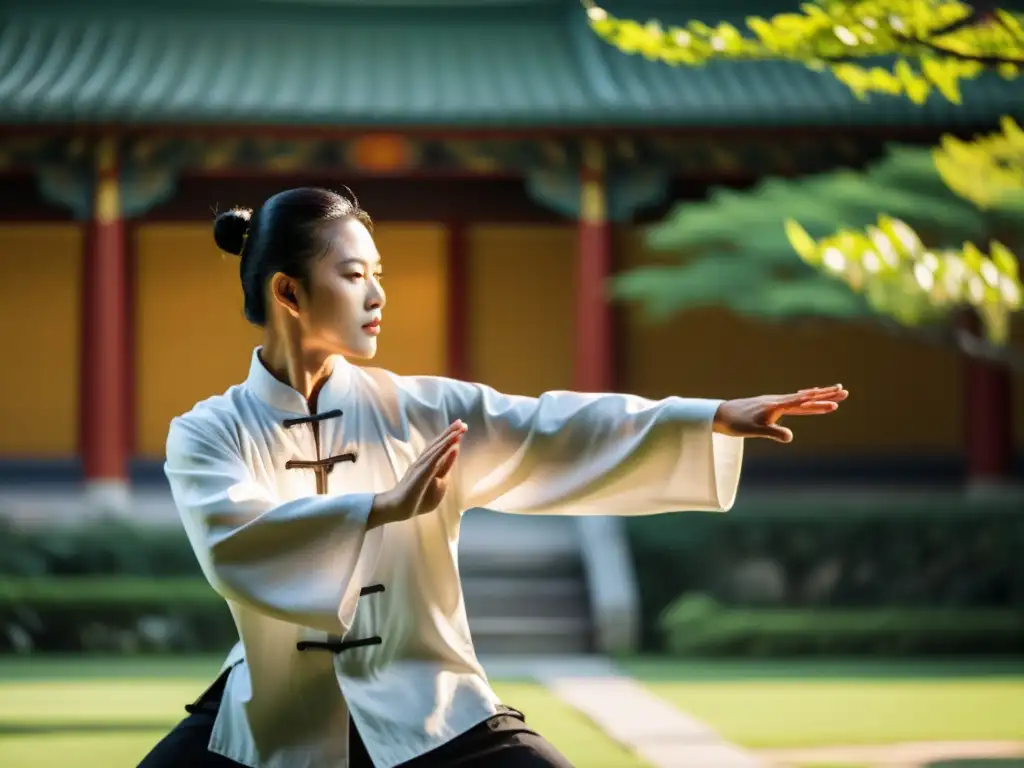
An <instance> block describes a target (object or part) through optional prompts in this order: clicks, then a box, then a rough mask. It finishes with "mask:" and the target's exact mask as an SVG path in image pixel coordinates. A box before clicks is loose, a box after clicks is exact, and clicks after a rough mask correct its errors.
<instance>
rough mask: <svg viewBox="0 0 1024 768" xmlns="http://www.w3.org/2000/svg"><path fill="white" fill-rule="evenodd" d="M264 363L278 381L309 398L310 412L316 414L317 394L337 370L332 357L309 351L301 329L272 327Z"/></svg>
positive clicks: (265, 340)
mask: <svg viewBox="0 0 1024 768" xmlns="http://www.w3.org/2000/svg"><path fill="white" fill-rule="evenodd" d="M260 360H261V361H262V362H263V365H264V366H266V368H267V370H268V371H270V373H271V375H273V376H274V378H276V379H277V380H278V381H282V382H284V383H285V384H287V385H288V386H290V387H291V388H292V389H294V390H295V391H296V392H298V393H299V394H300V395H302V396H303V397H304V398H306V401H307V402H308V403H309V405H310V410H315V405H316V396H317V393H319V391H320V388H321V387H323V385H324V384H325V383H326V382H327V379H328V378H329V377H330V375H331V371H332V368H333V363H332V360H331V356H330V355H329V354H326V353H324V352H322V351H319V350H317V351H312V350H309V349H308V348H306V347H305V346H304V345H303V343H302V338H301V334H300V333H298V331H297V329H281V328H271V327H269V326H268V327H267V330H266V333H264V336H263V348H262V349H261V350H260Z"/></svg>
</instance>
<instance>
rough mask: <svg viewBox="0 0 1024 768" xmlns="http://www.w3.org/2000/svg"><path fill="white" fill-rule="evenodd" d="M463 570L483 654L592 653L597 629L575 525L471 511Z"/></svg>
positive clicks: (466, 525)
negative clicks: (592, 613) (592, 617)
mask: <svg viewBox="0 0 1024 768" xmlns="http://www.w3.org/2000/svg"><path fill="white" fill-rule="evenodd" d="M459 570H460V573H461V575H462V585H463V592H464V594H465V598H466V611H467V613H468V614H469V624H470V628H471V629H472V632H473V641H474V644H475V646H476V649H477V652H478V653H480V654H486V655H492V656H493V655H505V654H517V655H526V654H530V655H560V654H582V653H590V652H592V650H593V643H594V639H593V634H594V633H593V622H592V619H591V610H590V605H589V599H588V596H587V583H586V577H585V573H584V570H583V560H582V557H581V552H580V539H579V534H578V531H577V528H576V525H575V521H574V520H573V519H571V518H564V517H547V516H543V517H542V516H536V517H535V516H526V515H500V514H496V513H493V512H486V511H483V510H472V511H470V512H469V513H467V514H466V517H465V518H464V519H463V522H462V535H461V541H460V548H459Z"/></svg>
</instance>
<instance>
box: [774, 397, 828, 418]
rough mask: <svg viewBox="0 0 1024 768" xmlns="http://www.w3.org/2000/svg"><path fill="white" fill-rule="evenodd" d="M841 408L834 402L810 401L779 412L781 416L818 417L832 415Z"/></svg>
mask: <svg viewBox="0 0 1024 768" xmlns="http://www.w3.org/2000/svg"><path fill="white" fill-rule="evenodd" d="M837 408H839V403H837V402H835V401H834V400H810V401H808V402H805V403H800V404H799V405H796V406H787V407H785V408H782V409H781V411H780V412H779V415H780V416H818V415H820V414H823V413H832V412H833V411H834V410H836V409H837Z"/></svg>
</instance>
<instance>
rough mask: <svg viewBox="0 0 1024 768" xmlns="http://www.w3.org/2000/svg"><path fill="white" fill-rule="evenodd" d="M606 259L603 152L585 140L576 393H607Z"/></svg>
mask: <svg viewBox="0 0 1024 768" xmlns="http://www.w3.org/2000/svg"><path fill="white" fill-rule="evenodd" d="M611 255H612V254H611V228H610V227H609V225H608V218H607V190H606V187H605V163H604V151H603V149H602V147H601V145H600V144H599V143H597V142H596V141H588V142H587V143H586V144H585V145H584V152H583V167H582V169H581V171H580V214H579V246H578V249H577V254H576V265H577V266H576V372H575V382H574V386H575V388H576V389H577V390H578V391H580V392H608V391H611V390H612V388H613V365H614V362H613V357H612V346H613V338H612V310H611V306H610V304H609V302H608V300H607V298H606V295H605V291H606V287H605V286H606V283H607V280H608V278H609V277H610V276H611Z"/></svg>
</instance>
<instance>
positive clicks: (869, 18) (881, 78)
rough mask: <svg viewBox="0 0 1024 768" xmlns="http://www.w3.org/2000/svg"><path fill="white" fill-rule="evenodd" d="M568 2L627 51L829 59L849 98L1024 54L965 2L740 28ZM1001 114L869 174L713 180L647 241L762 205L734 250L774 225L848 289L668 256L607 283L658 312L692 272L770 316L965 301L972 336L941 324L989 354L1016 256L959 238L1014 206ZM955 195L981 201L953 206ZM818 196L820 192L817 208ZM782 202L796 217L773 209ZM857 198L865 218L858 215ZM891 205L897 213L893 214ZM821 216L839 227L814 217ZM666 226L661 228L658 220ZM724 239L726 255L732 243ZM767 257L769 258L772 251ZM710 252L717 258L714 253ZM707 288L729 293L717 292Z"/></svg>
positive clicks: (1014, 145)
mask: <svg viewBox="0 0 1024 768" xmlns="http://www.w3.org/2000/svg"><path fill="white" fill-rule="evenodd" d="M582 3H583V5H584V6H585V7H586V9H587V13H588V16H589V18H590V24H591V26H592V27H593V29H594V31H595V32H596V33H597V34H598V35H599V36H600V37H602V38H603V39H605V40H606V41H608V42H609V43H611V44H613V45H615V46H617V47H618V48H620V49H621V50H623V51H625V52H627V53H640V54H642V55H644V56H647V57H648V58H651V59H655V60H661V61H664V62H666V63H668V64H672V65H680V64H682V65H687V66H701V65H703V64H705V63H706V62H708V61H712V60H715V59H746V60H766V59H785V60H792V61H797V62H802V63H803V64H805V65H806V66H808V67H811V68H814V69H820V70H825V69H827V70H829V71H831V73H832V74H833V75H834V76H835V77H837V78H838V79H839V80H841V81H842V82H844V83H846V84H847V85H848V86H849V87H850V88H851V89H852V90H853V92H854V93H855V94H856V95H857V96H858V97H859V98H867V97H868V95H869V94H870V93H872V92H883V93H889V94H903V95H905V96H907V97H908V98H910V99H911V100H913V101H915V102H923V101H924V100H925V99H927V98H928V96H929V95H930V94H932V93H933V92H938V93H939V94H941V96H943V97H945V98H947V99H949V100H951V101H953V102H957V103H959V101H960V82H961V81H962V80H964V79H968V78H973V77H977V76H978V75H980V74H981V73H982V72H983V71H985V70H995V71H997V72H999V73H1000V74H1001V75H1003V76H1004V77H1007V78H1013V77H1017V76H1019V74H1020V71H1021V68H1022V67H1024V24H1022V20H1024V17H1022V16H1020V15H1019V14H1016V13H1013V12H1010V11H1007V10H1003V9H996V8H993V9H990V10H985V9H979V8H973V7H971V6H970V5H967V4H966V3H962V2H959V1H958V0H813V2H808V3H805V4H803V5H802V6H801V11H802V12H801V13H782V14H778V15H776V16H773V17H771V18H770V19H763V18H759V17H751V18H749V19H748V20H747V27H748V30H749V34H747V35H744V34H743V33H742V32H741V31H740V30H739V29H737V28H736V27H735V26H734V25H732V24H728V23H721V24H718V25H716V26H710V25H708V24H704V23H702V22H697V21H691V22H688V23H687V24H685V25H682V26H669V27H665V26H663V25H662V24H661V23H660V22H658V21H648V22H646V23H641V22H638V21H633V20H628V19H625V20H624V19H618V18H615V17H614V16H611V15H610V14H608V13H607V12H606V11H605V10H604V9H603V8H601V7H600V6H599V5H597V4H596V3H595V2H594V0H582ZM878 57H889V58H890V59H891V66H889V67H882V66H879V65H875V66H871V67H867V66H861V65H860V64H859V63H858V62H863V61H868V60H877V58H878ZM1001 128H1002V130H1001V131H1000V132H998V133H995V134H993V135H991V136H986V137H979V138H976V139H974V140H973V141H961V140H959V139H957V138H956V137H952V136H947V137H945V138H944V139H943V140H942V143H941V145H940V146H939V147H937V148H935V150H934V151H933V152H932V153H931V154H928V153H923V152H918V153H914V152H913V151H911V150H907V151H905V152H904V153H903V154H898V155H894V156H891V157H890V158H889V160H888V161H886V163H883V164H882V165H880V166H878V167H876V168H875V169H873V171H872V172H871V174H872V175H871V176H870V177H858V176H857V175H856V174H852V173H841V174H836V175H832V176H826V177H820V178H818V179H814V180H810V181H808V182H805V183H801V184H796V185H792V184H787V183H786V182H769V183H768V184H767V185H763V186H762V187H761V188H760V189H759V193H758V194H757V195H756V196H755V197H752V198H744V197H742V196H731V195H730V194H729V193H726V192H719V193H717V198H716V201H713V203H712V204H711V205H710V206H708V207H706V208H705V209H704V211H703V213H700V212H698V211H697V210H694V211H691V212H689V213H685V214H684V213H678V212H677V214H676V216H675V219H674V221H675V223H674V224H672V223H670V224H668V225H667V226H666V227H665V228H663V229H662V230H661V231H660V232H656V233H655V234H654V235H653V240H652V242H653V244H654V245H655V246H656V247H659V244H660V247H672V245H671V243H674V244H675V246H676V247H684V246H685V245H686V244H687V243H691V242H693V239H694V237H697V238H698V239H699V237H700V235H699V234H696V233H699V232H701V231H703V230H701V227H702V226H706V224H701V223H699V221H700V217H701V216H705V217H708V218H709V220H711V221H713V222H714V221H716V217H718V216H721V215H722V214H723V213H725V212H727V213H726V215H731V216H733V219H732V221H730V222H728V223H726V222H725V221H722V220H717V223H716V224H715V225H714V226H719V225H724V226H725V228H724V229H722V230H720V232H721V233H723V234H725V233H728V232H729V231H732V232H735V230H737V229H742V228H743V224H742V216H743V215H753V214H752V211H753V210H757V211H758V214H757V216H761V217H764V216H768V217H769V218H772V217H774V222H775V223H774V227H775V229H771V227H772V226H773V225H772V224H770V223H769V222H767V221H764V220H763V219H762V221H761V224H762V225H767V226H768V228H769V229H768V230H765V229H764V228H763V227H762V229H761V230H760V237H763V238H764V239H763V240H760V239H759V244H758V243H742V244H741V243H733V246H734V247H735V248H737V250H736V251H735V253H741V252H745V253H749V254H751V256H752V257H756V256H757V255H758V254H760V256H761V257H762V258H763V257H764V254H765V249H768V250H772V249H774V248H775V246H776V245H777V240H778V238H779V237H781V235H782V232H783V231H784V232H785V234H786V235H787V237H788V241H789V244H790V245H791V246H792V247H793V248H794V249H795V250H796V251H797V253H798V254H799V255H800V257H801V258H802V259H803V260H804V261H805V262H806V263H807V264H810V265H811V266H813V267H815V268H817V269H818V270H819V272H821V273H822V274H824V275H828V276H830V277H832V278H840V279H841V280H842V282H843V283H844V284H845V286H846V287H847V288H849V289H852V291H853V295H846V294H844V293H843V292H842V290H841V289H839V288H837V286H836V285H828V284H827V283H825V282H824V281H822V280H820V279H819V280H817V281H814V282H793V281H791V280H790V281H786V282H785V283H784V284H783V283H779V282H778V281H775V282H772V281H771V279H770V277H768V276H764V275H762V277H766V278H767V279H768V282H769V284H770V287H768V288H765V289H762V290H759V289H756V288H751V289H749V290H742V291H741V289H740V287H739V286H741V285H746V284H747V283H749V282H750V281H751V280H752V279H753V278H752V273H753V272H754V271H756V270H751V271H750V272H747V273H746V275H747V276H746V278H745V279H743V280H741V281H740V282H738V283H735V284H734V287H733V288H729V287H728V285H727V284H725V283H724V282H722V281H724V278H723V277H721V275H722V274H723V273H722V272H719V273H718V274H719V275H720V277H719V278H718V280H719V283H718V284H717V285H718V288H714V286H711V285H706V284H704V283H702V282H701V280H700V279H697V278H699V274H698V273H697V272H696V270H700V269H702V268H705V267H702V263H701V262H700V261H697V262H694V263H692V264H690V265H689V266H688V267H686V268H685V269H683V270H682V271H680V270H678V269H677V270H675V271H673V270H672V269H671V268H669V269H665V268H660V269H658V270H657V272H656V273H652V272H650V271H647V272H645V271H641V272H638V273H636V274H634V275H631V276H627V277H626V278H624V279H623V280H622V281H620V283H619V285H618V289H617V293H618V295H620V296H628V297H630V298H634V299H641V298H643V299H646V300H647V301H648V302H649V306H650V308H651V310H652V311H653V312H655V313H656V314H657V313H661V312H664V311H665V308H666V307H669V306H672V307H675V308H676V309H681V308H683V307H684V306H686V305H687V304H686V303H687V302H690V301H696V300H699V299H698V298H697V296H698V294H697V293H696V292H697V291H699V290H700V289H701V287H702V286H703V288H704V289H712V292H714V293H716V294H722V291H724V292H725V293H729V292H730V291H736V292H737V293H740V292H742V293H743V297H742V299H740V298H737V297H733V299H732V300H733V301H741V302H742V303H743V305H744V307H745V310H746V311H748V312H749V311H750V305H751V302H753V301H755V297H759V299H760V300H761V301H762V305H761V309H760V312H761V313H763V314H770V315H772V316H783V315H785V314H787V313H789V314H793V313H803V312H806V311H807V310H808V309H810V308H811V306H812V305H815V304H816V305H817V306H818V307H819V309H820V310H821V312H823V313H824V314H831V315H834V314H835V313H840V314H842V313H855V314H856V313H863V312H867V311H868V310H874V311H875V312H878V313H881V314H882V315H884V316H886V317H888V318H891V319H895V320H896V321H898V322H900V323H902V324H904V325H909V326H915V327H920V326H922V325H926V324H931V325H934V324H936V323H941V322H943V321H946V322H947V324H949V322H948V321H950V320H951V318H953V317H959V316H962V315H963V314H964V310H971V309H973V310H974V311H975V312H976V313H977V315H978V318H979V319H980V321H981V329H982V332H983V335H984V337H985V338H984V340H982V339H969V338H967V337H966V336H964V335H963V334H964V333H965V331H964V330H963V327H962V323H961V327H960V329H959V330H958V331H956V332H955V333H956V334H959V343H960V345H961V347H962V348H963V349H964V351H966V352H968V353H971V354H975V355H977V354H985V355H986V356H988V357H993V356H995V355H994V352H993V350H992V346H993V345H1004V344H1005V343H1006V342H1007V340H1008V338H1009V316H1010V314H1011V313H1012V312H1015V311H1017V310H1019V309H1020V306H1021V290H1020V280H1019V276H1018V273H1017V261H1016V258H1015V257H1014V255H1013V254H1012V252H1011V251H1010V250H1009V248H1007V247H1006V246H1005V245H1004V244H1002V243H1000V242H993V243H992V244H991V253H990V254H988V255H986V254H984V253H983V252H982V249H980V248H978V247H977V246H976V245H974V244H973V243H972V242H970V241H969V239H970V238H978V237H982V238H990V237H991V236H992V235H993V234H994V231H995V230H994V229H993V226H992V221H991V219H992V218H993V217H992V216H991V215H988V216H986V215H983V214H982V213H981V211H987V212H994V211H999V212H1008V211H1009V212H1012V211H1014V210H1016V211H1017V212H1018V213H1020V212H1024V131H1022V130H1021V128H1020V127H1018V126H1017V125H1016V123H1014V122H1013V120H1011V119H1010V118H1004V119H1003V121H1002V126H1001ZM908 174H909V175H908ZM937 182H938V183H937ZM943 182H944V183H945V185H946V188H947V191H951V192H952V193H953V194H954V195H958V196H960V197H961V198H962V200H952V199H950V194H948V193H947V191H943V190H941V189H939V187H940V186H941V184H942V183H943ZM892 183H895V184H896V186H895V187H894V186H891V184H892ZM919 184H924V185H925V187H926V189H927V193H926V196H927V197H929V198H932V199H933V200H934V199H935V198H941V199H943V201H944V205H947V206H955V207H956V209H957V210H958V211H959V214H958V216H957V217H953V219H954V220H955V221H957V222H960V223H961V224H963V225H964V226H963V228H962V229H960V230H956V229H954V231H953V232H949V231H947V230H948V229H949V227H948V226H944V223H945V222H946V221H947V217H946V216H945V213H944V212H943V214H941V215H940V214H939V212H938V211H937V210H936V209H935V208H934V207H931V205H930V204H929V202H928V201H926V199H925V198H922V197H921V195H920V194H918V192H919V191H920V190H919V187H918V186H916V185H919ZM901 185H909V186H901ZM741 200H742V201H745V202H740V201H741ZM964 200H966V201H970V202H971V203H973V204H974V206H976V207H977V208H978V209H981V211H978V210H975V211H970V210H965V206H964V204H963V201H964ZM823 201H833V204H832V205H831V207H827V208H823V207H822V206H823ZM786 206H789V209H788V210H789V213H790V214H791V215H799V220H796V219H791V218H788V217H787V216H786V215H785V214H784V211H785V210H786ZM865 206H866V208H865ZM868 210H870V211H871V215H870V217H866V215H865V214H866V212H867V211H868ZM903 210H905V211H906V212H907V213H908V214H909V216H906V215H901V213H900V211H903ZM916 219H920V226H925V227H929V228H930V229H929V235H930V237H928V238H922V237H920V236H919V235H918V234H917V233H916V232H915V231H914V229H913V227H915V226H919V225H918V224H914V223H913V220H916ZM907 220H911V223H910V224H908V223H907ZM823 221H827V222H831V224H832V226H835V227H837V228H838V231H833V232H831V233H828V232H825V231H821V228H820V226H819V225H820V224H821V223H822V222H823ZM808 223H809V224H810V225H811V229H812V230H817V235H816V236H815V235H811V234H809V233H808V231H807V230H806V229H805V226H807V225H808ZM851 227H852V228H853V229H851ZM997 229H998V230H1000V231H1004V230H1007V229H1009V230H1011V231H1012V230H1013V227H1012V225H1008V224H1007V223H1005V222H1004V223H1003V224H1002V225H1001V226H1000V227H998V228H997ZM857 230H860V231H857ZM672 232H675V235H674V236H673V235H671V234H667V233H672ZM961 236H962V237H963V239H951V238H959V237H961ZM816 237H817V239H816ZM936 237H938V238H939V240H938V241H936V240H935V238H936ZM965 240H967V241H966V242H965ZM925 241H928V246H927V247H926V246H925V244H924V242H925ZM705 245H707V243H705ZM741 247H742V249H743V250H739V249H740V248H741ZM759 249H760V250H759ZM735 253H734V255H733V256H732V258H733V259H736V258H742V257H737V256H736V255H735ZM777 257H778V258H781V259H783V260H784V259H785V258H786V256H785V255H784V251H779V252H778V253H777ZM721 263H725V261H724V260H723V261H722V262H720V263H719V267H720V266H721ZM783 267H784V265H783V264H778V265H775V267H773V269H775V270H776V272H775V273H774V274H777V273H778V269H783V271H784V272H785V271H786V270H785V269H784V268H783ZM655 274H656V275H657V279H653V278H654V277H655ZM737 278H738V279H739V275H737ZM645 291H646V293H645ZM672 291H675V292H676V293H675V294H674V295H673V294H672ZM766 291H767V293H766ZM706 295H711V294H706ZM719 297H720V298H721V299H723V300H725V301H726V302H727V303H728V299H726V298H725V296H724V295H720V296H719ZM819 314H820V313H819Z"/></svg>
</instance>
